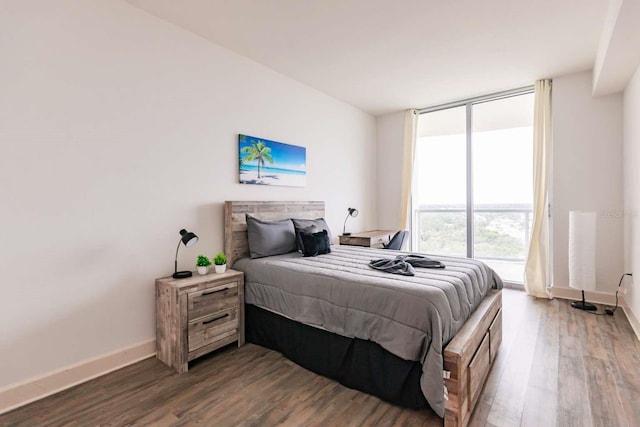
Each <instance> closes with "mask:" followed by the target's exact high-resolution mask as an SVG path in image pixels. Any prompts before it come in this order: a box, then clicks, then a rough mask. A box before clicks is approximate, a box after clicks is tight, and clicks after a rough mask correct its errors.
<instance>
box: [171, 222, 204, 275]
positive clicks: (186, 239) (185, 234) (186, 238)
mask: <svg viewBox="0 0 640 427" xmlns="http://www.w3.org/2000/svg"><path fill="white" fill-rule="evenodd" d="M180 236H182V237H181V238H180V241H178V247H177V248H176V262H175V269H174V273H173V278H174V279H184V278H186V277H191V275H192V273H191V272H190V271H178V249H180V243H184V245H185V246H186V247H189V246H193V245H195V244H196V242H197V241H198V236H196V235H195V234H193V233H192V232H190V231H187V230H185V229H184V228H183V229H182V230H180Z"/></svg>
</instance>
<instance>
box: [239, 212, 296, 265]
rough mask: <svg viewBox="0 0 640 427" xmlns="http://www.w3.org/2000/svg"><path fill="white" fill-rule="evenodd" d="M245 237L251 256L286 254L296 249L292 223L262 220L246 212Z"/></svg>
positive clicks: (286, 220)
mask: <svg viewBox="0 0 640 427" xmlns="http://www.w3.org/2000/svg"><path fill="white" fill-rule="evenodd" d="M247 239H248V243H249V254H250V255H251V258H263V257H266V256H273V255H280V254H286V253H289V252H295V250H296V233H295V229H294V228H293V223H292V222H291V221H290V220H288V219H284V220H282V221H262V220H260V219H258V218H254V217H252V216H251V215H249V214H247Z"/></svg>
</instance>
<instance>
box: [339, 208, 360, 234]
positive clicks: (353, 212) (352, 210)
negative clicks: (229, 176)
mask: <svg viewBox="0 0 640 427" xmlns="http://www.w3.org/2000/svg"><path fill="white" fill-rule="evenodd" d="M347 212H348V213H347V217H346V218H345V219H344V226H343V227H342V235H343V236H350V235H351V233H347V232H346V231H347V220H348V219H349V217H354V218H355V217H357V216H358V209H355V208H348V209H347Z"/></svg>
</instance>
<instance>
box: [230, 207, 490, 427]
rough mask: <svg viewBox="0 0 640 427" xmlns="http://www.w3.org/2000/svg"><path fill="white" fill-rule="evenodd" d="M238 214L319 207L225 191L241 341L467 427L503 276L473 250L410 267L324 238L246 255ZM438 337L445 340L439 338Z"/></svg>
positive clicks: (277, 214)
mask: <svg viewBox="0 0 640 427" xmlns="http://www.w3.org/2000/svg"><path fill="white" fill-rule="evenodd" d="M246 214H249V215H251V216H253V217H255V218H259V219H262V220H268V221H276V220H282V219H289V218H299V219H315V218H322V217H324V203H323V202H226V203H225V253H226V254H227V256H228V258H229V260H228V263H229V264H230V265H231V266H232V267H233V268H234V269H239V270H240V271H243V272H244V273H245V287H246V289H245V301H246V304H247V305H246V316H247V317H246V333H247V340H248V341H250V342H254V343H256V344H259V345H263V346H265V347H269V348H272V349H274V350H277V351H280V352H282V353H283V354H284V355H285V356H286V357H288V358H290V359H291V360H293V361H294V362H296V363H298V364H300V365H301V366H304V367H305V368H307V369H310V370H312V371H314V372H317V373H319V374H322V375H325V376H328V377H331V378H334V379H336V380H338V381H340V382H341V383H343V384H345V385H347V386H349V387H352V388H356V389H359V390H362V391H365V392H368V393H371V394H374V395H377V396H379V397H381V398H383V399H385V400H387V401H391V402H392V403H396V404H399V405H403V406H409V407H414V408H415V407H422V406H426V405H427V404H428V405H429V406H431V408H432V409H433V410H434V411H435V412H436V413H437V414H438V415H440V416H441V417H443V418H444V420H445V425H446V426H465V425H466V424H467V423H468V421H469V417H470V415H471V412H472V410H473V407H474V406H475V403H476V401H477V399H478V397H479V395H480V391H481V390H482V385H483V384H484V381H485V379H486V377H487V375H488V372H489V370H490V368H491V365H492V363H493V360H494V358H495V354H496V352H497V349H498V347H499V345H500V341H501V338H502V333H501V330H502V322H501V312H502V311H501V304H502V299H501V293H500V291H499V289H493V288H494V287H495V288H500V287H501V281H500V279H499V277H497V275H495V273H493V271H492V270H491V269H490V268H488V267H487V266H486V265H484V264H483V263H481V262H479V261H475V260H468V259H460V258H438V259H439V260H441V261H442V262H444V263H445V265H447V268H446V269H444V270H438V271H435V270H431V269H417V270H418V271H417V273H416V275H415V276H412V277H405V276H398V275H393V274H389V273H384V272H379V271H375V270H373V269H370V268H368V261H369V260H371V259H373V258H384V257H390V256H395V255H396V254H397V253H396V252H391V251H383V250H375V249H368V248H356V247H345V246H337V245H336V246H332V251H331V253H330V254H326V255H320V256H317V257H302V256H301V255H300V254H298V253H297V252H293V253H287V254H283V255H278V256H273V257H266V258H258V259H249V258H248V250H249V247H248V242H247V231H246V230H247V226H246V219H245V217H246ZM445 344H446V346H445Z"/></svg>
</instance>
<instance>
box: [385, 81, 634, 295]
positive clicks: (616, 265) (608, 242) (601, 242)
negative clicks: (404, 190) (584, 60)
mask: <svg viewBox="0 0 640 427" xmlns="http://www.w3.org/2000/svg"><path fill="white" fill-rule="evenodd" d="M425 106H427V105H425ZM552 108H553V132H554V153H553V155H554V173H553V182H552V185H553V188H552V191H553V195H552V197H553V208H552V214H553V228H552V238H553V260H552V261H553V265H554V269H553V274H554V286H559V287H568V286H569V272H568V267H567V258H568V254H567V251H568V239H569V236H568V226H569V224H568V221H569V211H570V210H592V211H597V212H598V213H599V214H600V215H601V216H599V217H598V265H597V290H598V291H602V292H614V291H615V287H616V285H617V284H618V280H619V278H620V275H621V274H622V272H623V271H622V268H623V265H622V264H623V263H622V257H623V251H622V229H623V221H622V216H621V215H620V213H621V212H622V209H623V204H622V96H621V95H620V94H617V95H610V96H604V97H598V98H594V97H592V96H591V73H590V72H586V73H578V74H571V75H567V76H561V77H556V78H554V79H553V107H552ZM376 120H377V125H378V182H379V186H378V219H379V222H380V224H379V225H380V226H381V227H392V226H396V225H395V224H396V223H397V221H398V220H399V218H400V205H399V203H391V202H389V203H387V201H395V200H396V199H395V197H397V200H399V197H400V196H399V194H400V191H401V185H402V181H401V179H400V177H401V175H400V174H401V168H402V133H403V131H404V127H403V125H404V122H403V115H402V113H394V114H388V115H385V116H380V117H378V118H377V119H376ZM504 161H508V159H504ZM506 178H508V177H506ZM396 195H397V196H396Z"/></svg>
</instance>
